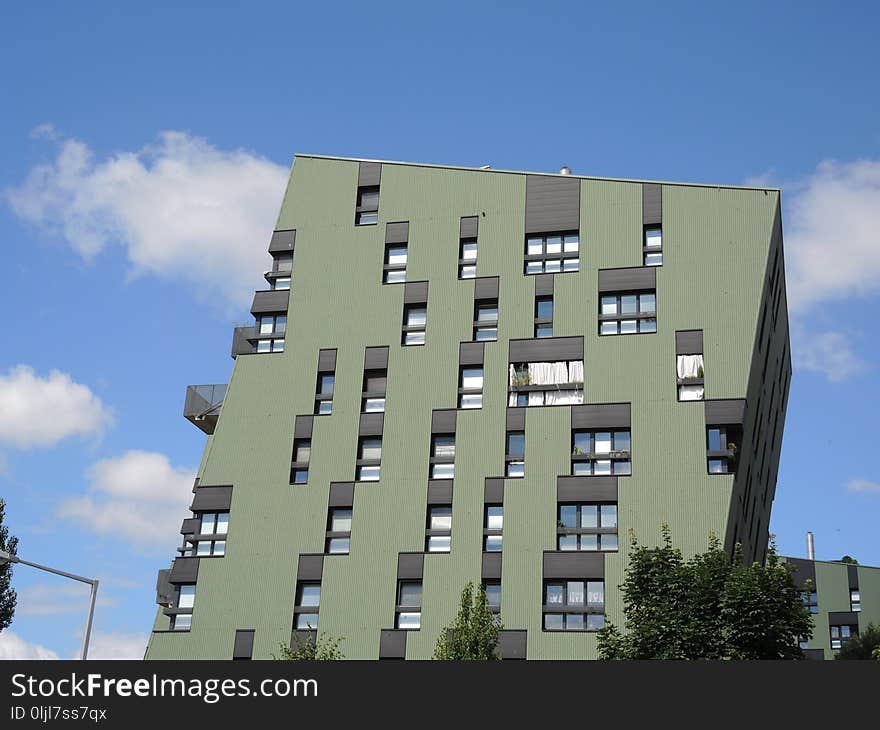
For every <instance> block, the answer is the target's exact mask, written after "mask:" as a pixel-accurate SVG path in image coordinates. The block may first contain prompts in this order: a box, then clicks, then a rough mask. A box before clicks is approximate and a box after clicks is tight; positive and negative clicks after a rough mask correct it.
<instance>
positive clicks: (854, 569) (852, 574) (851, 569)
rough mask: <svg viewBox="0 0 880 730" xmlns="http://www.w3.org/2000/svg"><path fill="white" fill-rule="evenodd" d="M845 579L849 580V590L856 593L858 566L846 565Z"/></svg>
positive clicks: (857, 587)
mask: <svg viewBox="0 0 880 730" xmlns="http://www.w3.org/2000/svg"><path fill="white" fill-rule="evenodd" d="M846 577H847V579H848V580H849V589H850V590H851V591H856V590H858V589H859V566H858V565H847V566H846Z"/></svg>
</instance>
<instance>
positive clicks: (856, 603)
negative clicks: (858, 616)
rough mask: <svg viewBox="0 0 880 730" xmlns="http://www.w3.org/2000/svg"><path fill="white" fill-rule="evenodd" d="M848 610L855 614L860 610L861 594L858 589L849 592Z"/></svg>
mask: <svg viewBox="0 0 880 730" xmlns="http://www.w3.org/2000/svg"><path fill="white" fill-rule="evenodd" d="M849 610H850V611H854V612H856V613H858V612H860V611H861V610H862V594H861V593H860V592H859V589H858V588H853V589H851V590H850V592H849Z"/></svg>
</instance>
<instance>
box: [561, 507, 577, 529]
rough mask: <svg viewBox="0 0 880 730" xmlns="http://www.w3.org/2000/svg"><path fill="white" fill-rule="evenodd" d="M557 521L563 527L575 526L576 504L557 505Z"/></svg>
mask: <svg viewBox="0 0 880 730" xmlns="http://www.w3.org/2000/svg"><path fill="white" fill-rule="evenodd" d="M559 521H560V522H561V523H562V526H563V527H568V528H572V529H574V528H576V527H577V526H578V519H577V505H574V504H561V505H559Z"/></svg>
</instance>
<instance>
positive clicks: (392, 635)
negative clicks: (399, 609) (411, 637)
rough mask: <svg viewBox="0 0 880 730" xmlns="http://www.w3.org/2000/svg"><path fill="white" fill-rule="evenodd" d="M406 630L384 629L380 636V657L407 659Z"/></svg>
mask: <svg viewBox="0 0 880 730" xmlns="http://www.w3.org/2000/svg"><path fill="white" fill-rule="evenodd" d="M406 634H407V632H406V631H402V630H398V629H382V633H381V634H380V636H379V658H380V659H406Z"/></svg>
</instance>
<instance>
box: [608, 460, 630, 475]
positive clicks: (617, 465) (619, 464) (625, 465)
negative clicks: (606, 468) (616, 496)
mask: <svg viewBox="0 0 880 730" xmlns="http://www.w3.org/2000/svg"><path fill="white" fill-rule="evenodd" d="M611 471H612V472H613V473H614V474H617V475H618V476H630V475H631V474H632V462H631V461H629V460H627V461H614V462H612V464H611Z"/></svg>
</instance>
